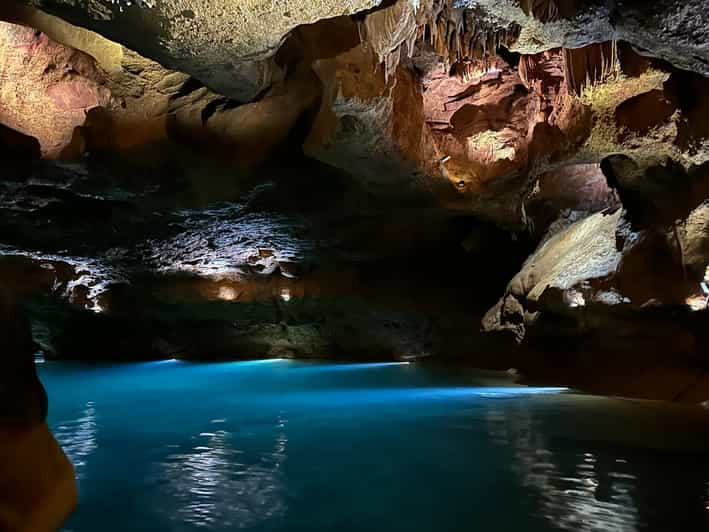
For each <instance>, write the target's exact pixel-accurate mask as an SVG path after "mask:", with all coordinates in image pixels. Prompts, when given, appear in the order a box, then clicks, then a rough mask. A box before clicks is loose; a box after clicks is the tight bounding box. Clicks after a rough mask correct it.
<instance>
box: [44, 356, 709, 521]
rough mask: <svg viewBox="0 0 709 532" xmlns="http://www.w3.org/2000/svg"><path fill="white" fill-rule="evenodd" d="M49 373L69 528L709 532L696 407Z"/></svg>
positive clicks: (463, 385)
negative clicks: (71, 480) (71, 475)
mask: <svg viewBox="0 0 709 532" xmlns="http://www.w3.org/2000/svg"><path fill="white" fill-rule="evenodd" d="M40 372H41V377H42V379H43V382H44V384H45V386H46V387H47V390H48V392H49V396H50V416H49V422H50V424H51V426H52V428H53V430H54V431H55V434H56V436H57V438H58V439H59V441H60V442H61V443H62V444H63V446H64V448H65V450H66V451H67V454H68V455H69V456H70V458H71V459H72V461H73V462H74V464H75V466H76V472H77V477H78V481H79V489H80V506H79V509H78V511H77V512H76V514H75V515H74V516H73V517H72V518H71V520H70V522H69V523H67V526H66V530H67V531H71V532H97V531H102V532H114V531H175V532H183V531H184V532H187V531H201V530H214V531H224V530H251V531H289V532H290V531H293V532H296V531H297V532H301V531H302V532H305V531H338V532H346V531H372V532H377V531H382V532H397V531H402V532H403V531H407V532H418V531H422V532H423V531H468V530H476V531H481V532H500V531H515V532H537V531H539V532H541V531H567V530H568V531H575V532H586V531H588V532H591V531H593V532H596V531H598V532H625V531H636V530H637V531H646V530H647V531H658V532H675V531H676V532H693V531H701V530H709V521H708V519H707V517H708V516H709V510H708V508H709V459H708V458H709V455H707V454H705V453H704V451H705V450H707V449H709V422H708V421H707V418H706V417H705V416H704V415H703V414H702V413H701V412H698V411H694V410H686V409H678V408H677V409H676V408H666V407H663V406H659V405H657V404H653V403H636V402H629V401H621V400H617V399H603V398H595V397H588V396H582V395H578V394H573V393H570V392H568V391H564V390H562V389H555V388H522V387H514V386H512V385H511V384H510V383H509V382H507V381H505V380H502V379H499V378H497V379H496V378H492V377H490V376H489V375H488V376H482V375H480V374H473V373H466V372H461V371H460V370H457V371H450V370H441V369H435V368H430V367H426V366H420V365H409V364H362V365H350V364H320V363H306V362H293V361H280V360H278V361H260V362H235V363H226V364H192V363H186V362H177V361H168V362H154V363H145V364H126V365H112V366H108V365H79V364H73V363H56V362H47V363H45V364H43V365H41V370H40Z"/></svg>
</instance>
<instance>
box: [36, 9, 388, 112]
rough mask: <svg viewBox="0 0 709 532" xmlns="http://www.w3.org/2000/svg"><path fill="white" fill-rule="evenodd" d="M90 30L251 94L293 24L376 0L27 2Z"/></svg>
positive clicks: (244, 97)
mask: <svg viewBox="0 0 709 532" xmlns="http://www.w3.org/2000/svg"><path fill="white" fill-rule="evenodd" d="M28 3H30V4H32V5H34V6H35V7H41V8H43V9H45V10H47V11H48V12H50V13H53V14H56V15H59V16H61V17H63V18H66V19H67V20H68V21H70V22H72V23H74V24H77V25H79V26H83V27H87V28H89V29H92V30H94V31H97V32H99V33H101V34H103V35H105V36H107V37H108V38H110V39H111V40H114V41H116V42H120V43H122V44H124V45H126V46H128V47H129V48H131V49H132V50H135V51H137V52H138V53H140V54H142V55H144V56H146V57H150V58H152V59H154V60H156V61H158V62H160V63H161V64H163V65H165V66H166V67H168V68H172V69H175V70H179V71H182V72H188V73H189V74H191V75H192V76H194V77H195V78H197V79H199V80H200V81H202V82H203V83H205V84H206V85H207V86H209V87H210V88H211V89H213V90H215V91H216V92H219V93H221V94H225V95H227V96H230V97H232V98H235V99H237V100H240V101H250V100H252V99H253V98H254V97H255V96H256V95H257V94H258V93H259V92H261V91H262V90H263V89H264V88H267V87H268V86H270V85H271V82H272V80H273V79H274V78H278V76H279V75H280V74H279V72H278V69H277V67H276V66H275V64H274V63H272V62H271V61H268V60H267V58H268V57H270V56H272V55H273V54H275V52H276V51H277V49H278V47H279V46H280V44H281V43H282V42H283V39H284V38H285V36H286V35H287V34H288V33H289V32H290V31H291V30H293V29H294V28H296V27H297V26H299V25H303V24H310V23H313V22H316V21H317V20H321V19H326V18H332V17H337V16H341V15H347V14H354V13H357V12H359V11H363V10H366V9H370V8H372V7H375V6H376V5H377V4H378V3H379V2H378V1H377V0H353V1H348V2H344V3H343V2H342V1H340V0H324V1H318V2H306V3H304V2H301V1H300V0H285V1H279V2H272V1H270V0H245V1H239V2H234V1H231V0H216V1H214V0H167V1H161V2H124V1H119V2H110V1H106V0H98V1H91V2H86V1H81V2H75V1H73V0H62V1H59V2H44V1H42V0H39V1H37V0H32V1H31V2H28Z"/></svg>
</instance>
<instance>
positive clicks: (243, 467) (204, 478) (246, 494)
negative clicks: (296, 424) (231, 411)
mask: <svg viewBox="0 0 709 532" xmlns="http://www.w3.org/2000/svg"><path fill="white" fill-rule="evenodd" d="M224 421H226V420H222V419H216V420H213V421H212V423H214V424H215V425H217V426H219V425H221V424H222V423H223V422H224ZM286 424H287V420H286V419H285V418H283V417H279V418H278V419H277V420H276V422H275V424H274V426H273V431H274V437H273V444H272V447H271V448H270V449H268V450H267V451H263V452H254V451H245V450H240V449H238V448H237V447H236V445H237V441H238V440H237V438H235V437H234V435H233V434H232V433H231V432H229V431H226V430H215V431H213V432H201V433H200V434H199V435H198V436H195V437H194V438H193V439H194V440H195V441H196V442H198V444H197V445H195V446H193V447H192V448H191V449H184V450H180V451H179V452H172V453H170V454H169V455H168V456H167V457H166V458H165V459H164V460H163V461H162V462H161V463H160V464H158V465H157V467H156V472H155V473H154V475H155V480H156V482H157V483H158V484H159V485H160V486H161V490H160V491H161V494H160V495H161V497H165V498H166V499H167V500H170V501H172V504H171V505H170V507H169V508H166V509H165V510H164V512H165V515H166V517H167V518H168V519H170V520H172V521H173V522H179V523H189V524H192V525H194V526H195V527H199V528H210V527H213V526H216V525H218V526H219V527H220V528H224V529H242V528H250V527H253V526H255V525H257V524H258V523H261V522H265V521H269V520H272V519H276V518H279V517H280V516H282V514H283V513H284V512H285V510H286V501H285V485H284V480H283V474H282V472H281V470H280V469H281V466H282V465H283V463H284V462H285V461H286V459H287V450H288V438H287V436H286V433H285V428H286ZM173 504H174V505H176V507H177V509H176V511H174V510H173V509H172V508H173V506H172V505H173Z"/></svg>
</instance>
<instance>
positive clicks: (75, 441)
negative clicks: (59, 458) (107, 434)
mask: <svg viewBox="0 0 709 532" xmlns="http://www.w3.org/2000/svg"><path fill="white" fill-rule="evenodd" d="M53 431H54V436H55V438H56V439H57V441H58V442H59V444H60V445H61V446H62V447H63V448H64V452H65V453H66V455H67V456H68V457H69V460H71V462H72V463H73V464H74V469H75V471H76V478H77V480H81V479H82V478H83V477H84V471H85V469H86V463H87V460H88V458H89V456H90V455H91V453H93V452H94V451H95V450H96V447H97V443H96V436H97V433H98V426H97V424H96V408H95V406H94V403H93V402H92V401H88V402H87V403H86V407H85V408H84V409H83V410H82V411H81V413H80V415H79V417H77V418H76V419H72V420H70V421H63V422H61V423H59V424H58V425H57V426H56V427H54V428H53Z"/></svg>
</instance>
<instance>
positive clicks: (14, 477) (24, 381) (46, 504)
mask: <svg viewBox="0 0 709 532" xmlns="http://www.w3.org/2000/svg"><path fill="white" fill-rule="evenodd" d="M0 325H1V326H2V331H3V350H2V356H1V359H0V365H1V366H2V371H1V372H0V459H1V460H2V464H3V466H2V468H0V528H2V530H18V531H27V532H29V531H47V532H49V531H51V530H56V529H58V528H59V527H60V526H61V524H62V522H63V521H64V519H65V518H66V517H67V516H68V514H69V513H70V512H71V511H72V510H73V509H74V506H75V504H76V486H75V485H74V471H73V468H72V466H71V464H70V463H69V461H68V460H67V458H66V456H65V455H64V453H63V452H62V450H61V448H60V447H59V445H58V444H57V442H56V441H55V440H54V438H53V437H52V435H51V433H50V432H49V429H48V428H47V425H46V424H45V422H44V421H45V418H46V415H47V396H46V394H45V392H44V388H42V385H41V384H40V382H39V380H38V379H37V374H36V372H35V368H34V360H33V349H32V348H33V342H32V338H31V336H30V331H29V325H28V323H27V321H26V320H25V319H24V317H23V316H22V315H21V314H19V313H18V310H17V308H16V307H15V305H14V303H13V302H12V300H11V297H10V295H9V294H8V293H7V292H6V291H5V290H3V291H1V292H0Z"/></svg>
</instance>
